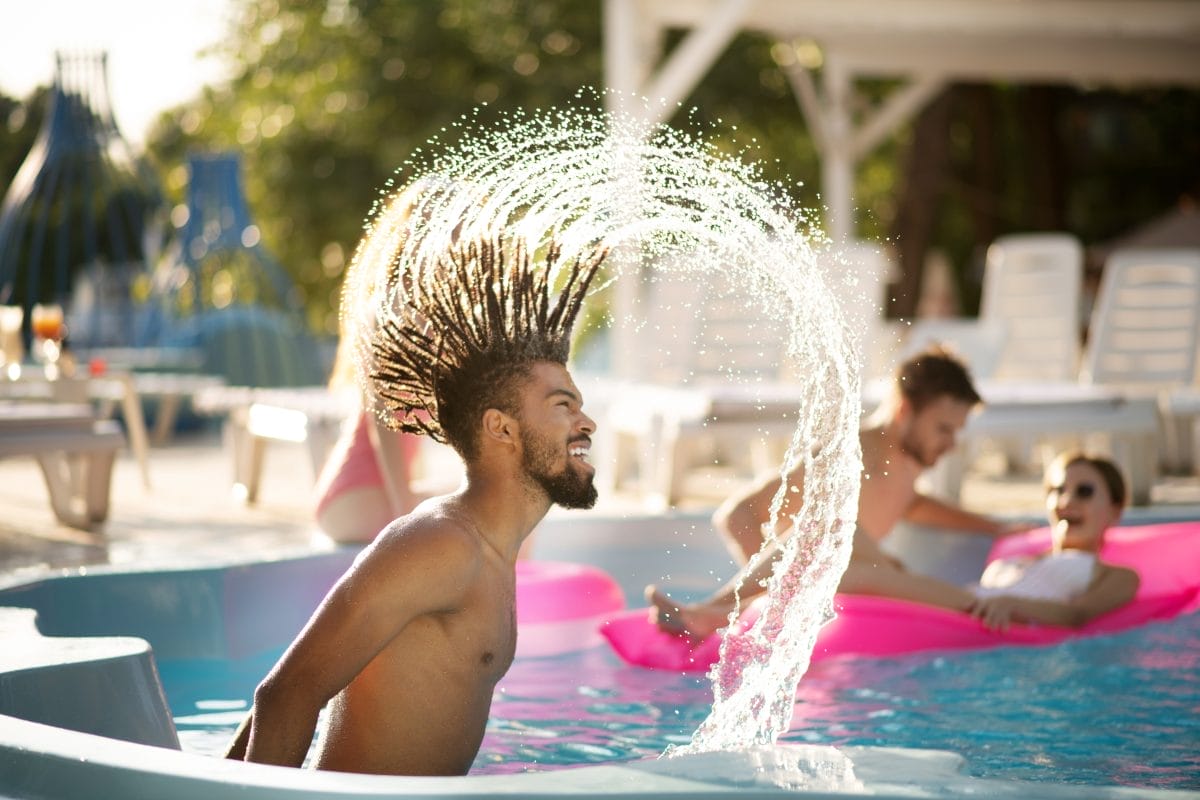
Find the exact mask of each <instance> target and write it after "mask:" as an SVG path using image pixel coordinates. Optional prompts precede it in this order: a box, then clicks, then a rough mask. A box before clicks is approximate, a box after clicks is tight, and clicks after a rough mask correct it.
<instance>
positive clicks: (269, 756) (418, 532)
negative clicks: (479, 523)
mask: <svg viewBox="0 0 1200 800" xmlns="http://www.w3.org/2000/svg"><path fill="white" fill-rule="evenodd" d="M478 567H479V554H478V548H477V546H476V545H475V543H474V541H473V540H472V539H471V538H470V536H469V534H467V533H466V532H464V531H462V530H461V529H459V528H457V527H456V526H453V525H448V524H445V523H437V522H431V521H410V522H409V523H408V524H407V526H406V527H405V529H403V530H400V529H390V528H389V529H387V530H386V531H385V533H384V534H383V535H381V536H380V537H378V538H377V539H376V541H375V542H374V543H373V544H372V545H370V546H369V547H368V549H367V550H366V551H364V553H363V554H362V556H360V558H359V559H358V561H356V562H355V564H354V566H352V567H351V568H350V570H349V571H347V573H346V574H345V575H344V576H342V578H341V579H340V580H339V581H338V583H337V584H336V585H335V586H334V587H333V589H332V590H330V592H329V594H328V595H327V596H326V597H325V599H324V601H322V603H321V605H320V607H319V608H318V609H317V611H316V612H315V613H314V614H313V616H312V618H311V619H309V621H308V624H307V625H305V627H304V630H302V631H301V632H300V634H299V636H297V637H296V640H295V641H294V642H292V644H291V646H290V647H288V649H287V651H286V652H285V653H284V654H283V656H282V657H281V658H280V660H279V661H278V663H276V665H275V666H274V668H272V670H271V672H270V673H269V674H268V675H267V677H266V678H265V679H264V680H263V682H262V683H261V684H260V685H259V687H258V689H257V690H256V691H255V693H254V708H253V709H252V711H251V716H250V717H249V723H250V724H249V725H248V726H246V727H247V731H248V732H247V733H245V734H244V738H245V740H246V742H245V748H244V749H245V760H246V761H256V762H260V763H264V764H281V765H286V766H296V767H298V766H300V765H301V763H303V761H304V756H305V754H306V753H307V752H308V748H309V745H310V743H311V741H312V736H313V731H314V730H315V729H316V724H317V715H318V713H319V712H320V710H321V708H322V707H323V706H324V705H325V703H326V702H328V701H329V699H330V698H332V697H333V696H334V695H335V694H337V693H338V692H340V691H341V690H342V689H343V688H345V687H346V686H347V685H348V684H349V683H350V682H351V681H352V680H354V678H355V677H357V676H358V674H359V673H360V672H361V671H362V670H363V668H364V667H366V665H367V664H368V663H370V661H371V659H373V658H374V657H375V656H376V655H377V654H378V653H379V652H380V651H381V650H382V649H383V648H384V647H385V646H387V644H388V642H390V641H391V640H392V639H393V638H395V636H396V635H397V634H398V633H399V632H400V631H401V630H403V629H404V627H405V626H406V625H407V624H408V623H409V622H410V621H411V620H413V619H414V618H416V617H418V616H421V615H423V614H427V613H431V612H435V611H452V610H453V609H455V608H456V607H457V605H458V603H459V601H460V595H461V591H462V587H463V586H465V585H466V584H467V583H468V582H469V574H470V572H471V571H473V570H476V569H478ZM239 734H240V735H239V738H241V732H239ZM238 744H239V742H238V740H237V739H235V742H234V744H233V746H232V747H231V748H230V755H231V757H233V756H234V755H235V754H236V752H237V750H238Z"/></svg>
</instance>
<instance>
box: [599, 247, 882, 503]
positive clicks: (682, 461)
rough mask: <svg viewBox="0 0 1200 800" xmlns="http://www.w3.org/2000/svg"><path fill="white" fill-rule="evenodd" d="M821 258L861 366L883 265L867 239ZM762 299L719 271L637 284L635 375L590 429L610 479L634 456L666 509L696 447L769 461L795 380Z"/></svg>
mask: <svg viewBox="0 0 1200 800" xmlns="http://www.w3.org/2000/svg"><path fill="white" fill-rule="evenodd" d="M829 257H830V258H831V259H832V261H831V271H834V272H835V273H836V271H837V270H841V271H843V272H844V274H845V276H846V278H847V279H846V280H844V281H839V280H833V281H831V283H832V284H833V286H832V288H833V290H834V291H839V292H842V293H844V296H843V298H842V303H843V306H844V308H845V309H846V311H847V314H848V316H849V317H850V319H851V324H852V325H853V326H854V331H856V332H857V333H859V334H860V335H862V337H863V350H864V363H863V365H862V367H863V369H864V370H867V369H870V368H871V364H870V361H869V357H870V356H871V354H873V353H874V354H878V353H879V352H880V346H881V344H882V343H884V342H885V340H887V339H888V337H889V335H890V334H889V333H887V332H886V331H885V330H884V328H883V326H882V322H881V320H882V315H881V310H882V301H883V290H884V288H885V286H886V281H887V278H888V269H889V263H890V262H889V260H888V259H887V257H886V255H885V254H884V253H883V251H882V250H881V249H880V248H878V247H876V246H873V245H870V244H868V243H856V244H853V245H850V246H848V247H845V248H843V249H842V250H840V251H838V252H835V253H831V254H830V256H829ZM767 299H769V298H764V295H763V292H762V291H761V290H760V289H759V288H758V287H754V286H748V285H745V284H741V283H737V284H735V283H732V282H729V281H726V279H725V278H724V277H723V276H720V275H717V276H712V277H709V276H706V277H705V278H704V279H703V280H699V279H697V277H696V276H695V275H693V274H672V273H670V272H666V273H659V274H656V275H655V278H654V280H652V281H651V282H649V283H648V284H647V285H646V287H645V291H644V293H643V297H642V302H641V305H642V308H643V310H644V314H643V316H644V321H643V323H642V325H643V327H642V335H644V337H645V338H646V341H647V342H648V346H647V347H646V348H645V350H644V351H643V352H642V353H640V354H638V355H639V356H641V360H642V364H641V369H640V370H639V372H640V374H641V375H642V376H643V380H641V381H636V382H633V383H629V384H626V385H622V386H621V388H620V390H619V391H616V392H612V393H610V394H611V395H612V399H611V401H610V403H609V407H608V413H607V415H606V420H605V423H604V425H603V426H602V431H601V432H602V434H605V433H606V435H607V436H608V437H609V441H610V442H612V444H611V446H610V447H611V449H610V450H609V452H610V453H611V454H612V455H611V458H610V462H611V463H610V467H611V469H612V472H613V475H612V477H613V483H614V485H617V486H619V485H620V484H621V483H622V477H623V476H622V473H623V468H624V466H625V465H627V464H629V463H631V462H632V463H636V464H637V465H638V489H639V490H640V492H641V495H642V497H643V499H644V500H645V501H646V502H647V503H648V504H649V505H651V506H654V507H662V506H673V505H676V504H677V503H678V501H679V500H680V498H681V495H682V493H683V488H684V477H685V473H686V472H687V470H688V468H689V466H691V465H692V464H693V463H694V461H695V458H694V457H695V455H696V454H697V452H699V451H700V449H701V448H702V447H708V448H710V450H709V451H708V452H709V453H710V454H711V453H713V452H717V453H721V454H723V455H725V456H726V457H727V458H728V460H731V461H732V460H734V457H743V458H742V460H743V462H748V464H746V463H742V464H740V465H739V466H745V467H748V470H747V471H748V472H750V473H756V472H760V471H763V470H765V469H769V468H773V467H776V466H778V463H779V461H780V459H781V457H782V452H783V445H784V443H786V441H787V440H788V439H789V438H790V436H791V434H792V431H793V430H794V429H795V425H796V420H795V417H794V414H795V410H796V409H797V408H798V407H799V405H800V399H799V398H800V396H801V393H802V392H803V391H804V386H803V385H802V384H801V383H800V380H801V379H802V377H803V376H797V375H794V374H793V373H792V371H791V369H790V365H789V363H788V361H787V357H786V342H787V336H788V331H787V330H786V326H784V325H782V324H781V323H778V322H776V321H774V320H770V319H767V318H766V316H765V315H764V314H762V313H761V311H760V309H761V308H762V307H763V303H764V302H766V301H767ZM893 338H894V337H893ZM891 352H892V351H891V350H888V355H887V356H886V358H889V359H890V358H891ZM630 444H632V445H633V447H635V448H636V451H635V453H634V454H631V453H630V449H629V446H630ZM746 457H748V458H746ZM709 459H710V463H711V455H710V456H709Z"/></svg>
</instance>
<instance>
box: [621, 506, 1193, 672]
mask: <svg viewBox="0 0 1200 800" xmlns="http://www.w3.org/2000/svg"><path fill="white" fill-rule="evenodd" d="M1049 546H1050V530H1049V529H1048V528H1042V529H1038V530H1036V531H1030V532H1029V533H1027V534H1021V535H1019V536H1014V537H1009V538H1007V539H1004V540H1001V541H1000V542H998V543H997V544H996V546H995V547H993V548H992V552H991V553H990V555H989V557H988V558H989V561H990V560H993V559H996V558H1011V557H1014V556H1019V555H1036V554H1038V553H1042V552H1045V551H1046V550H1048V549H1049ZM1100 557H1101V559H1102V560H1104V561H1106V562H1108V563H1112V564H1119V565H1122V566H1128V567H1130V568H1132V569H1134V570H1136V571H1137V572H1138V575H1139V576H1140V577H1141V583H1140V585H1139V587H1138V592H1137V595H1136V596H1135V597H1134V600H1133V601H1132V602H1131V603H1129V604H1128V605H1125V606H1123V607H1121V608H1119V609H1117V610H1115V611H1112V612H1110V613H1108V614H1105V615H1103V616H1101V617H1097V618H1096V619H1094V620H1092V621H1091V622H1089V623H1088V624H1087V625H1085V626H1083V627H1082V628H1079V629H1072V628H1060V627H1053V626H1037V625H1012V626H1010V627H1009V629H1008V630H1007V631H1006V632H1004V633H998V632H994V631H990V630H988V629H987V628H985V627H983V625H982V624H980V623H979V622H978V621H976V620H975V619H974V618H972V617H970V616H968V615H966V614H960V613H958V612H956V611H950V610H948V609H942V608H934V607H932V606H926V605H921V604H918V603H911V602H908V601H905V600H894V599H891V598H886V597H866V596H861V595H838V596H837V597H836V598H835V599H834V608H835V609H836V610H837V618H836V619H834V620H833V621H832V622H830V623H829V624H828V625H826V626H825V627H824V628H822V629H821V633H820V635H819V636H818V637H817V646H816V649H815V650H814V651H813V659H812V660H813V661H814V662H816V661H820V660H821V659H824V658H830V657H832V656H839V655H864V656H889V655H898V654H901V653H911V652H916V651H920V650H952V649H962V648H982V647H994V646H996V645H1001V644H1052V643H1054V642H1059V641H1062V640H1063V639H1066V638H1069V637H1071V636H1079V635H1088V634H1097V633H1113V632H1116V631H1120V630H1124V629H1126V628H1130V627H1133V626H1135V625H1140V624H1143V623H1145V622H1150V621H1152V620H1159V619H1168V618H1170V617H1173V616H1176V615H1177V614H1182V613H1187V612H1190V611H1195V610H1196V609H1197V608H1200V522H1184V523H1170V524H1163V525H1148V526H1141V527H1130V528H1114V529H1112V530H1110V531H1109V532H1108V534H1107V535H1106V537H1105V545H1104V548H1103V550H1101V553H1100ZM757 616H758V608H757V603H751V604H750V606H749V607H748V608H747V609H746V611H745V613H743V615H742V617H741V618H740V619H739V620H738V621H737V623H736V624H735V625H734V626H733V628H732V631H733V632H734V635H736V634H737V633H740V632H743V631H745V630H746V629H748V628H749V627H750V625H752V624H753V622H754V620H755V619H756V618H757ZM601 633H602V634H603V635H604V637H605V638H606V639H607V640H608V642H609V644H610V645H612V647H613V649H614V650H615V651H616V652H617V654H618V655H619V656H620V657H621V658H622V659H624V660H625V661H627V662H629V663H631V664H636V665H639V666H643V667H651V668H654V669H671V670H678V671H683V672H704V671H706V670H707V669H708V668H709V667H710V666H711V665H712V664H713V663H714V662H715V661H716V660H717V657H718V656H719V649H720V643H721V637H720V635H713V636H710V637H708V638H707V639H704V640H702V641H699V642H696V641H693V640H690V639H688V638H686V637H682V636H678V635H674V634H670V633H664V632H662V631H660V630H658V628H657V627H655V626H654V625H653V624H652V623H651V622H650V621H649V618H648V612H647V610H646V609H644V608H643V609H638V610H636V611H631V612H626V613H624V614H619V615H616V616H614V617H611V618H610V619H608V620H607V621H606V622H605V623H604V624H603V625H602V627H601Z"/></svg>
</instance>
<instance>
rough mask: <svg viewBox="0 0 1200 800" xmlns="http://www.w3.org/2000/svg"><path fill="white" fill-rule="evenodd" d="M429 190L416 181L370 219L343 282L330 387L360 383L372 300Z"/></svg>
mask: <svg viewBox="0 0 1200 800" xmlns="http://www.w3.org/2000/svg"><path fill="white" fill-rule="evenodd" d="M429 191H430V186H429V185H428V183H427V182H426V181H417V182H414V183H412V184H410V185H409V186H408V187H407V188H406V189H405V190H404V191H402V192H400V193H399V194H397V195H396V196H395V197H394V198H393V199H392V200H391V202H389V203H388V204H387V205H385V206H384V207H383V210H381V211H380V212H379V213H378V214H376V215H375V217H374V218H373V219H372V220H371V224H370V226H369V227H368V229H367V234H366V235H365V236H363V238H362V240H361V241H360V242H359V244H358V247H357V248H356V249H355V251H354V257H353V258H352V259H351V260H350V266H349V267H348V268H347V269H346V273H345V276H344V277H343V279H342V305H341V309H340V310H339V314H338V346H337V352H336V354H335V355H334V358H333V369H332V370H331V371H330V374H329V388H331V389H341V388H344V387H347V386H352V385H354V383H355V382H356V381H357V380H358V378H357V375H356V367H357V359H356V357H355V353H356V350H357V341H356V337H357V336H358V335H359V332H360V330H361V329H362V328H363V327H364V326H373V325H374V315H373V314H371V312H370V307H371V299H372V298H373V297H374V296H375V295H376V293H377V292H378V290H379V288H380V287H381V286H382V285H384V284H385V283H386V282H387V272H388V270H389V269H390V268H391V267H392V266H393V264H392V258H391V256H392V255H393V254H396V253H399V252H400V251H401V250H402V249H403V247H404V242H405V241H406V240H407V238H408V234H409V228H410V226H411V225H412V223H413V212H414V211H415V210H416V209H417V207H418V205H420V203H421V200H422V197H423V196H424V195H426V194H427V193H428V192H429ZM367 317H371V318H370V319H368V318H367Z"/></svg>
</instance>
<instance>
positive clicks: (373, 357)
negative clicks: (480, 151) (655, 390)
mask: <svg viewBox="0 0 1200 800" xmlns="http://www.w3.org/2000/svg"><path fill="white" fill-rule="evenodd" d="M561 255H562V253H561V249H560V247H559V246H558V245H557V244H554V243H552V244H550V245H549V246H548V248H547V251H546V255H545V258H544V259H543V263H541V264H539V263H537V262H535V260H534V256H533V254H532V253H530V250H529V245H528V244H527V242H526V241H525V240H524V239H522V238H520V237H516V236H505V235H502V234H501V233H499V232H498V231H496V230H494V229H493V230H491V231H485V232H483V233H481V234H479V235H475V236H466V237H464V238H461V239H459V241H457V242H455V243H454V244H452V245H449V246H448V247H445V248H442V249H441V250H440V251H436V252H435V254H434V255H432V256H429V257H425V258H417V259H415V263H414V269H413V270H412V271H411V272H410V273H409V274H408V276H407V277H405V278H400V277H397V273H398V272H399V270H396V269H394V270H392V272H391V274H390V275H389V278H388V284H389V286H388V292H387V294H388V295H389V296H390V297H391V298H392V299H393V302H394V304H395V311H393V312H392V313H390V314H384V313H381V314H380V318H379V324H378V327H377V328H376V330H375V333H374V335H373V336H372V338H371V339H370V354H369V355H370V365H369V367H368V368H367V369H366V370H365V371H366V373H367V377H368V380H369V383H370V387H369V388H370V389H371V390H372V394H373V396H374V398H375V412H376V414H377V415H379V418H380V419H381V421H382V422H383V423H384V424H385V425H386V426H388V427H389V428H392V429H394V430H400V431H405V432H408V433H424V434H428V435H429V436H431V437H432V438H433V439H435V440H436V441H439V442H443V443H447V444H449V445H451V446H452V447H454V449H455V450H457V451H458V452H459V454H460V455H462V456H463V457H464V458H467V459H469V458H472V457H474V456H475V455H476V454H477V448H478V444H479V443H478V426H479V419H480V416H481V415H482V414H483V412H484V411H485V410H487V409H488V408H499V409H500V410H502V411H505V412H507V413H512V414H515V413H516V410H517V409H516V401H515V393H516V390H517V388H519V380H520V379H522V378H524V377H525V376H526V375H527V374H528V370H529V367H530V366H531V365H532V364H533V363H535V362H538V361H552V362H556V363H558V364H563V365H565V364H566V362H567V356H568V353H569V351H570V338H571V328H572V326H573V325H574V322H575V317H576V316H577V315H578V313H579V309H580V306H581V305H582V303H583V300H584V297H585V296H586V294H587V290H588V286H589V285H590V284H591V281H592V278H593V277H594V276H595V274H596V271H597V270H598V269H599V267H600V265H601V264H602V263H603V262H604V259H605V257H606V255H607V251H606V250H604V249H600V248H597V249H595V250H593V251H592V252H591V253H590V254H588V255H587V256H584V257H579V258H576V259H574V260H573V261H571V262H570V263H568V264H565V265H562V264H560V260H561ZM560 273H562V274H563V275H564V276H565V277H562V278H560V280H562V282H563V286H562V289H561V291H559V292H558V293H557V296H556V297H552V287H551V284H552V283H553V282H554V281H555V276H557V275H559V274H560ZM414 412H415V413H414ZM421 412H424V413H421Z"/></svg>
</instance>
